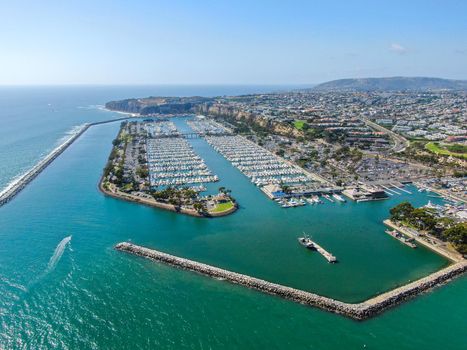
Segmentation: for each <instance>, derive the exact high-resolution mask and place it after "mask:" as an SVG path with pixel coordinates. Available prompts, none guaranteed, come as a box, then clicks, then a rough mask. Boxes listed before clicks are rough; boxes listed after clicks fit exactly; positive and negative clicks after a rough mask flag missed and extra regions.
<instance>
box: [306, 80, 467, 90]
mask: <svg viewBox="0 0 467 350" xmlns="http://www.w3.org/2000/svg"><path fill="white" fill-rule="evenodd" d="M441 89H448V90H467V80H450V79H441V78H425V77H413V78H411V77H390V78H362V79H339V80H332V81H329V82H326V83H322V84H319V85H317V86H315V87H314V88H312V89H311V91H375V90H381V91H383V90H384V91H404V90H441Z"/></svg>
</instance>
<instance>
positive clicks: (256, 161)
mask: <svg viewBox="0 0 467 350" xmlns="http://www.w3.org/2000/svg"><path fill="white" fill-rule="evenodd" d="M206 140H207V142H208V143H209V144H210V145H211V146H212V147H213V148H214V149H215V150H216V151H218V152H219V153H220V154H222V155H223V156H224V157H225V158H226V159H227V160H229V161H230V162H231V163H232V164H233V165H234V166H235V167H236V168H237V169H239V170H240V171H241V172H242V173H243V174H244V175H245V176H247V177H248V178H249V179H250V180H251V182H253V183H254V184H255V185H257V186H265V185H269V184H281V185H293V184H304V183H313V182H314V180H313V179H312V178H311V176H310V175H309V174H307V173H306V172H305V171H303V170H300V168H298V167H296V166H293V165H292V164H289V163H288V162H286V161H285V160H284V159H282V158H280V157H278V156H276V155H275V154H273V153H271V152H269V151H267V150H266V149H264V148H263V147H261V146H259V145H257V144H255V143H253V142H251V141H249V140H247V139H245V138H244V137H241V136H206Z"/></svg>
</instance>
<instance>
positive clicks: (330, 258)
mask: <svg viewBox="0 0 467 350" xmlns="http://www.w3.org/2000/svg"><path fill="white" fill-rule="evenodd" d="M313 245H314V246H315V248H316V251H317V252H318V253H320V254H321V255H322V256H324V258H325V259H326V260H327V261H328V262H330V263H336V262H337V258H336V257H335V256H334V255H332V254H331V253H329V252H328V251H327V250H326V249H324V248H323V247H321V246H320V245H319V244H318V243H316V242H313Z"/></svg>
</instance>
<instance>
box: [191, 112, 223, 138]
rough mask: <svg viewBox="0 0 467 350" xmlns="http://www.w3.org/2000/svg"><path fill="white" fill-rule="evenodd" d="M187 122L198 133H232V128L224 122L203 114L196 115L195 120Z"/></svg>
mask: <svg viewBox="0 0 467 350" xmlns="http://www.w3.org/2000/svg"><path fill="white" fill-rule="evenodd" d="M187 124H188V125H189V126H190V127H191V128H192V129H193V130H194V131H195V132H196V133H198V134H202V135H225V134H230V133H231V130H229V129H227V128H226V127H225V126H223V125H222V124H219V123H218V122H216V121H214V120H212V119H206V117H204V116H202V115H198V116H196V117H195V118H194V119H193V120H188V121H187Z"/></svg>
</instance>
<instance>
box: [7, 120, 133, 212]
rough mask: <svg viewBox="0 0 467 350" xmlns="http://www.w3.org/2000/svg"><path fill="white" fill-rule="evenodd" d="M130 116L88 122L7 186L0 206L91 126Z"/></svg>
mask: <svg viewBox="0 0 467 350" xmlns="http://www.w3.org/2000/svg"><path fill="white" fill-rule="evenodd" d="M129 118H130V117H122V118H117V119H109V120H104V121H99V122H94V123H87V124H84V126H83V127H82V128H81V129H80V130H79V131H78V132H77V133H75V134H74V135H72V136H71V137H70V138H68V139H67V140H65V141H64V142H63V143H62V144H61V145H60V146H58V147H57V148H55V149H54V150H52V151H51V152H50V153H49V154H48V155H47V156H45V157H44V158H42V159H41V160H40V161H39V162H38V163H37V164H36V165H34V166H33V167H32V168H31V169H30V170H28V171H27V172H26V173H24V174H23V175H21V176H20V177H19V179H18V180H17V181H16V182H15V183H14V184H12V185H11V186H9V187H7V188H6V189H5V190H4V191H3V192H2V193H1V194H0V207H1V206H3V205H5V204H6V203H8V202H9V201H11V200H12V199H13V198H14V197H15V196H16V195H17V194H18V193H19V192H21V191H22V190H23V189H24V188H25V187H26V186H27V185H28V184H29V183H30V182H31V181H32V180H34V179H35V178H36V176H37V175H39V174H40V173H41V172H42V171H43V170H44V169H46V168H47V167H48V166H49V165H50V163H52V162H53V161H54V160H55V159H56V158H57V157H58V156H59V155H61V154H62V153H63V152H64V151H65V150H66V149H67V148H68V147H69V146H70V145H71V144H72V143H73V142H75V141H76V140H77V139H78V138H79V137H80V136H81V135H83V134H84V133H85V132H86V131H87V130H88V129H89V128H90V127H91V126H94V125H100V124H107V123H113V122H117V121H123V120H126V119H129Z"/></svg>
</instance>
